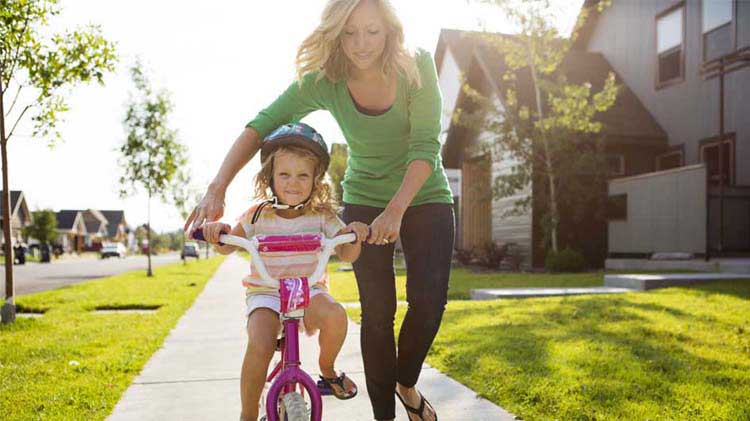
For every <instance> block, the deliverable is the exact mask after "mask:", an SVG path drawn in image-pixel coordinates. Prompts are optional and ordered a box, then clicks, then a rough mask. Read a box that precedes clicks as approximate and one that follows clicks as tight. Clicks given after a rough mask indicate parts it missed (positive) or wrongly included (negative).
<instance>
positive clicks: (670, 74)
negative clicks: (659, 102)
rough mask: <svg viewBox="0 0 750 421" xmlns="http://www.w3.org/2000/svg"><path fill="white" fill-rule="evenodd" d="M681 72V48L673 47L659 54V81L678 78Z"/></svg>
mask: <svg viewBox="0 0 750 421" xmlns="http://www.w3.org/2000/svg"><path fill="white" fill-rule="evenodd" d="M681 73H682V50H681V49H679V48H678V49H675V50H673V51H671V52H666V53H664V54H660V55H659V82H662V83H663V82H668V81H670V80H673V79H678V78H679V77H680V76H682V75H681Z"/></svg>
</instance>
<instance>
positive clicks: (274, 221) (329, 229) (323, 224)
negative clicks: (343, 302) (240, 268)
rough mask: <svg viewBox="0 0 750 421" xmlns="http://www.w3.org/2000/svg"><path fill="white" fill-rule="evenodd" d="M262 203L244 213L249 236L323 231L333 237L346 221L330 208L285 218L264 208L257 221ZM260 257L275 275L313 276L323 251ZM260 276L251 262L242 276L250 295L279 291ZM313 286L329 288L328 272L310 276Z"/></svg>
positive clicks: (272, 274)
mask: <svg viewBox="0 0 750 421" xmlns="http://www.w3.org/2000/svg"><path fill="white" fill-rule="evenodd" d="M258 206H259V205H256V206H253V207H251V208H250V209H248V210H247V211H246V212H245V213H244V214H243V215H242V216H241V217H240V220H239V222H240V224H242V229H243V230H244V231H245V235H246V237H247V238H252V237H253V236H255V235H260V234H262V235H291V234H317V233H323V234H324V235H325V236H326V238H333V237H335V236H336V234H338V232H339V231H341V229H343V228H344V227H345V226H346V225H345V224H344V223H343V222H342V221H341V219H339V218H338V217H337V216H336V215H334V214H333V213H329V212H315V211H308V212H306V213H304V214H303V215H300V216H298V217H296V218H291V219H290V218H283V217H281V216H279V215H278V214H277V213H276V210H275V209H272V208H270V207H266V208H264V209H263V210H262V211H261V213H260V215H259V217H258V219H257V220H256V221H255V223H254V224H253V223H252V218H253V214H255V211H256V209H257V208H258ZM260 256H261V259H263V263H264V264H265V266H266V269H268V273H269V274H270V275H271V276H272V277H273V278H275V279H280V278H291V277H301V276H310V275H312V273H313V272H314V271H315V267H316V266H317V265H318V258H319V256H320V251H313V252H279V251H275V252H261V253H260ZM259 280H260V276H259V275H258V271H257V270H256V268H255V264H254V263H251V265H250V274H249V275H247V276H246V277H245V278H244V279H243V280H242V285H243V286H244V287H245V288H246V293H247V295H252V294H264V295H275V296H278V295H279V291H278V289H277V288H270V287H266V286H263V285H260V284H259V283H258V281H259ZM308 282H309V285H310V288H323V289H327V288H328V275H327V273H325V272H324V273H323V275H322V277H321V279H308Z"/></svg>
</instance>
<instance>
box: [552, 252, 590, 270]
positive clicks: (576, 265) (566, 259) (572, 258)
mask: <svg viewBox="0 0 750 421" xmlns="http://www.w3.org/2000/svg"><path fill="white" fill-rule="evenodd" d="M544 266H545V267H546V268H547V270H549V271H551V272H581V271H583V269H584V268H585V267H586V259H584V258H583V255H582V254H581V253H580V252H578V251H576V250H573V249H571V248H569V247H566V248H565V249H563V250H561V251H559V252H557V253H555V252H552V251H551V252H550V253H549V254H547V258H546V259H545V261H544Z"/></svg>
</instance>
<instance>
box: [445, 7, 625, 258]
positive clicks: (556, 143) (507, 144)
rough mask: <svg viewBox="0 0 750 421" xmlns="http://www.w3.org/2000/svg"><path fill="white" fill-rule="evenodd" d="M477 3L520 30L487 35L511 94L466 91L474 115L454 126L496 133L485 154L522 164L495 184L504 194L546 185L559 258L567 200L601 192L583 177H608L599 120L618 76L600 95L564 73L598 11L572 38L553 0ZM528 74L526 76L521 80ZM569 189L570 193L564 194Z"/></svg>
mask: <svg viewBox="0 0 750 421" xmlns="http://www.w3.org/2000/svg"><path fill="white" fill-rule="evenodd" d="M472 1H474V2H481V3H488V4H492V5H495V6H496V7H498V8H500V9H501V10H502V11H503V12H504V13H505V14H506V16H507V17H508V18H509V19H510V20H511V21H512V22H513V23H514V24H515V26H516V27H517V28H518V30H519V32H518V34H517V35H512V36H501V35H497V34H492V35H489V34H485V35H483V36H482V37H481V38H482V39H483V40H484V41H485V42H486V44H487V45H489V46H491V48H493V49H494V50H495V51H497V53H498V54H499V55H500V56H501V57H503V58H504V67H503V68H502V69H493V70H496V71H498V72H501V73H503V81H504V86H506V87H507V89H506V91H505V92H504V93H503V98H501V99H499V100H496V99H493V98H488V97H485V96H483V95H482V94H481V93H479V92H478V91H477V90H475V89H473V88H472V87H471V86H468V85H464V89H463V90H464V93H465V95H466V97H467V98H469V101H470V103H471V104H473V106H474V109H458V110H457V112H456V114H455V115H454V120H455V121H458V122H459V123H460V124H463V125H466V126H468V127H471V128H474V129H479V130H483V131H485V132H488V133H490V134H491V135H492V137H493V138H494V139H495V141H494V142H492V143H485V144H480V145H478V146H477V147H478V148H490V149H491V150H492V151H494V152H496V153H495V154H493V156H503V157H506V158H510V159H512V160H514V161H515V162H516V165H514V166H512V168H511V170H510V172H509V173H504V174H500V175H498V176H497V177H496V178H495V180H494V185H493V193H494V194H495V195H496V196H500V197H508V196H511V195H515V194H518V192H520V191H521V190H523V189H525V188H527V187H528V186H530V185H531V184H532V182H533V181H534V180H539V181H541V182H542V185H543V186H544V189H539V191H535V192H534V194H535V195H541V196H542V197H543V199H544V202H546V203H547V205H548V209H545V211H544V215H543V217H542V220H543V221H544V222H545V223H544V224H543V228H544V231H545V234H546V235H545V238H547V239H549V243H550V245H551V248H552V250H553V251H554V252H558V251H559V244H558V229H559V226H560V204H561V201H562V200H564V197H567V195H573V197H577V198H580V197H582V195H591V194H597V193H598V192H597V191H594V190H595V189H591V188H590V186H585V185H581V183H580V182H579V181H578V180H577V178H578V176H579V175H580V174H586V173H588V174H595V175H601V174H602V172H603V171H604V170H603V168H604V154H603V149H602V142H601V140H602V138H601V136H599V135H598V134H599V133H600V131H601V128H602V124H601V123H600V122H598V121H596V120H595V118H596V117H597V116H598V115H599V114H601V113H602V112H604V111H606V110H607V109H609V108H610V107H611V106H612V105H613V104H614V102H615V99H616V97H617V90H618V86H617V85H616V83H615V76H614V74H612V73H611V72H610V74H609V75H608V77H607V79H606V80H605V82H604V85H603V88H602V89H601V90H600V91H599V92H595V93H594V92H592V87H591V84H590V83H583V84H578V85H577V84H573V83H569V82H568V80H567V79H566V77H565V75H563V74H562V72H561V71H560V64H561V63H562V61H563V59H564V58H565V57H566V54H568V51H569V49H570V46H571V44H572V42H573V40H574V39H575V37H576V35H577V32H578V29H579V28H580V27H581V25H582V24H583V22H584V21H585V19H586V18H587V17H588V15H589V14H590V12H591V10H589V9H584V10H582V12H581V14H580V15H579V20H578V22H577V24H576V27H575V29H574V30H573V34H572V35H571V37H570V38H567V39H566V38H562V37H561V36H560V34H559V32H558V30H557V29H556V28H555V27H554V26H553V24H552V23H553V22H554V19H553V17H552V16H551V15H550V11H551V10H552V8H551V7H550V6H551V5H550V2H549V0H527V1H519V0H472ZM607 3H608V2H606V1H601V2H599V4H598V5H597V6H596V7H598V8H599V10H600V11H601V10H602V9H603V8H604V7H606V5H607ZM522 74H523V75H524V76H525V77H524V78H519V75H522ZM521 79H523V80H528V81H529V82H528V83H527V85H526V86H528V85H530V89H531V92H530V94H531V95H523V93H525V92H522V91H521V87H522V86H521V83H520V82H519V80H521ZM469 108H471V107H469ZM563 184H564V188H565V189H566V195H561V194H560V191H559V190H560V188H561V187H563V186H562V185H563ZM531 199H532V198H531V196H530V195H529V196H526V197H525V198H523V199H519V200H518V201H517V202H516V203H515V207H514V211H515V212H522V211H525V210H527V209H528V207H529V206H530V205H531ZM579 203H580V202H579Z"/></svg>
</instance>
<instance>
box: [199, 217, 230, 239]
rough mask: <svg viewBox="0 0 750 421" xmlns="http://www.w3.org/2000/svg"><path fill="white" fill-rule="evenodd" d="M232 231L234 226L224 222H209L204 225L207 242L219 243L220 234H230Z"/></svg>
mask: <svg viewBox="0 0 750 421" xmlns="http://www.w3.org/2000/svg"><path fill="white" fill-rule="evenodd" d="M230 231H232V227H231V226H230V225H228V224H225V223H223V222H209V223H207V224H206V225H204V226H203V237H204V238H205V239H206V242H208V243H211V244H217V243H218V242H219V236H220V235H221V234H229V232H230Z"/></svg>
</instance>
